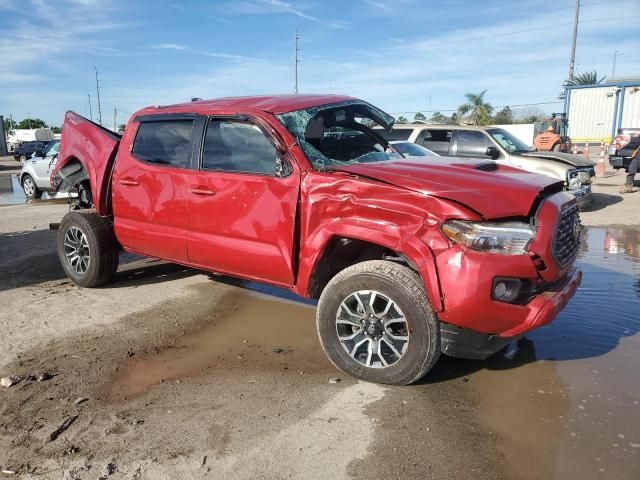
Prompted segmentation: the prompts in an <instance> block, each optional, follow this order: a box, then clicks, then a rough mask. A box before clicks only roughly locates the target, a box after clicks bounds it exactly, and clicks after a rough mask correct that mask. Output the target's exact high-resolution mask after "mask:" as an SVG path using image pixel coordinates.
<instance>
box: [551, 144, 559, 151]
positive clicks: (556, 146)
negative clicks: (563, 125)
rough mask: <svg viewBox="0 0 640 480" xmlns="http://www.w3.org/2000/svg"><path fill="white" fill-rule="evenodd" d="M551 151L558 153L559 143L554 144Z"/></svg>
mask: <svg viewBox="0 0 640 480" xmlns="http://www.w3.org/2000/svg"><path fill="white" fill-rule="evenodd" d="M552 151H554V152H559V151H560V144H559V143H556V144H555V145H554V146H553V148H552Z"/></svg>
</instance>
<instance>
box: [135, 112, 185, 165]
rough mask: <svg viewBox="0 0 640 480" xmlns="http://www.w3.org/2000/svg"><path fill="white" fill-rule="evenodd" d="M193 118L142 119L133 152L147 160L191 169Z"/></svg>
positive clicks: (141, 158)
mask: <svg viewBox="0 0 640 480" xmlns="http://www.w3.org/2000/svg"><path fill="white" fill-rule="evenodd" d="M192 130H193V119H167V120H157V119H152V120H150V121H142V122H141V123H140V126H139V127H138V131H137V133H136V138H135V140H134V142H133V148H132V150H131V153H132V154H133V156H134V157H136V158H138V159H139V160H142V161H144V162H147V163H152V164H157V165H166V166H170V167H176V168H189V166H190V155H191V148H190V145H191V133H192Z"/></svg>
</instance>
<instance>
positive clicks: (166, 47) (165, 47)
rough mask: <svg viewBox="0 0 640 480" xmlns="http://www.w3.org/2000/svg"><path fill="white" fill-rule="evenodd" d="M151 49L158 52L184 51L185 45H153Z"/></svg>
mask: <svg viewBox="0 0 640 480" xmlns="http://www.w3.org/2000/svg"><path fill="white" fill-rule="evenodd" d="M151 48H154V49H156V50H184V49H185V48H187V47H185V46H184V45H179V44H177V43H163V44H161V45H153V46H152V47H151Z"/></svg>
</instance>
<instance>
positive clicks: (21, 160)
mask: <svg viewBox="0 0 640 480" xmlns="http://www.w3.org/2000/svg"><path fill="white" fill-rule="evenodd" d="M19 158H20V163H21V164H22V165H24V163H25V162H26V161H27V156H26V155H20V157H19Z"/></svg>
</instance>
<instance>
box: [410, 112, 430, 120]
mask: <svg viewBox="0 0 640 480" xmlns="http://www.w3.org/2000/svg"><path fill="white" fill-rule="evenodd" d="M426 119H427V117H425V116H424V113H422V112H418V113H416V114H415V115H414V116H413V121H414V122H416V121H423V122H424V121H425V120H426Z"/></svg>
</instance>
